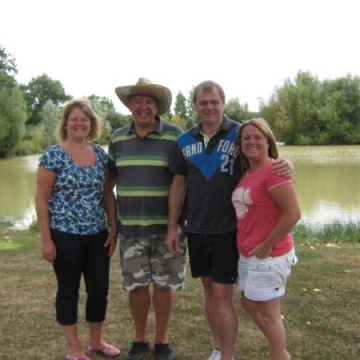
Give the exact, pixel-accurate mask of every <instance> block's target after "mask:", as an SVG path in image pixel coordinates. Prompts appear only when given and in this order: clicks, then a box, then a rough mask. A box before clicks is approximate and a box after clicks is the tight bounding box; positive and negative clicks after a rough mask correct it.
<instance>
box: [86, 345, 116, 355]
mask: <svg viewBox="0 0 360 360" xmlns="http://www.w3.org/2000/svg"><path fill="white" fill-rule="evenodd" d="M89 351H90V352H91V353H93V354H100V355H102V356H105V357H117V356H119V355H120V353H121V351H120V350H119V349H118V348H116V347H115V346H112V345H110V344H104V346H103V347H102V348H101V349H94V348H89Z"/></svg>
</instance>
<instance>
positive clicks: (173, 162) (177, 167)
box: [169, 142, 187, 176]
mask: <svg viewBox="0 0 360 360" xmlns="http://www.w3.org/2000/svg"><path fill="white" fill-rule="evenodd" d="M169 170H170V172H172V173H173V174H177V175H184V176H185V175H186V173H187V168H186V160H185V157H184V155H183V153H182V151H181V149H180V148H179V143H178V142H177V143H176V145H175V146H174V148H173V151H172V154H171V158H170V163H169Z"/></svg>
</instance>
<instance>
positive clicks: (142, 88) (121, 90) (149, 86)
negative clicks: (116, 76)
mask: <svg viewBox="0 0 360 360" xmlns="http://www.w3.org/2000/svg"><path fill="white" fill-rule="evenodd" d="M115 92H116V95H117V96H118V97H119V99H120V100H121V102H122V103H123V104H124V105H125V106H126V107H127V108H128V107H129V104H130V100H131V98H132V97H133V96H135V95H146V96H151V97H153V98H154V99H156V101H157V103H158V115H162V114H165V113H166V111H167V110H168V109H169V107H170V105H171V97H172V96H171V91H170V90H169V89H168V88H167V87H165V86H162V85H158V84H153V83H152V82H151V81H149V80H148V79H145V78H140V79H139V80H138V82H137V83H136V84H135V85H127V86H119V87H117V88H116V89H115Z"/></svg>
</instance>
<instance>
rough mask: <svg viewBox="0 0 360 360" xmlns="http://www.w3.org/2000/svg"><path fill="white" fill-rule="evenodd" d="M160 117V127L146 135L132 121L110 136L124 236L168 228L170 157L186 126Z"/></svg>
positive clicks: (158, 231)
mask: <svg viewBox="0 0 360 360" xmlns="http://www.w3.org/2000/svg"><path fill="white" fill-rule="evenodd" d="M157 121H158V125H157V128H156V129H155V130H154V131H152V132H151V133H149V134H148V135H147V136H146V137H145V138H140V137H139V136H137V134H136V132H135V128H134V123H131V124H129V125H127V126H125V127H123V128H121V129H117V130H116V131H115V132H114V133H113V134H112V136H111V139H110V144H109V158H110V169H111V172H112V174H113V175H114V176H116V177H117V182H116V195H117V204H118V217H119V220H120V223H119V225H120V228H119V229H120V233H121V234H122V235H124V236H150V235H154V234H163V233H166V230H167V228H166V225H167V219H168V196H169V188H170V185H171V181H172V177H173V174H172V173H171V172H170V171H169V161H170V158H171V156H172V153H173V151H174V150H175V146H176V140H177V138H178V136H179V135H180V134H181V133H182V130H181V129H180V128H179V127H178V126H175V125H173V124H169V123H167V122H163V121H161V120H157Z"/></svg>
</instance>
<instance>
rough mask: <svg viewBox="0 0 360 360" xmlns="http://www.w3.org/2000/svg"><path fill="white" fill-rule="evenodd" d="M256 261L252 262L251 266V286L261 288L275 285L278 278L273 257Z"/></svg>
mask: <svg viewBox="0 0 360 360" xmlns="http://www.w3.org/2000/svg"><path fill="white" fill-rule="evenodd" d="M256 260H257V261H256V262H255V263H252V264H251V266H250V267H249V273H251V275H250V276H249V281H250V282H251V287H252V288H253V289H256V288H258V289H261V288H264V287H268V286H269V285H270V286H275V285H276V279H275V277H274V273H276V268H275V264H274V262H273V261H272V258H268V259H265V260H262V259H256Z"/></svg>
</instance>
